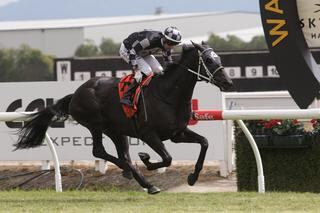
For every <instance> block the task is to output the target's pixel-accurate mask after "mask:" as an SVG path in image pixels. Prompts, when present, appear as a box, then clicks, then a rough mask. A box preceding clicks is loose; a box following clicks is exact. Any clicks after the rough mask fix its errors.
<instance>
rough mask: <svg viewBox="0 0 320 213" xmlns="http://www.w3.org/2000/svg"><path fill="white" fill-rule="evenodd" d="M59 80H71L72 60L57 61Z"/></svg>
mask: <svg viewBox="0 0 320 213" xmlns="http://www.w3.org/2000/svg"><path fill="white" fill-rule="evenodd" d="M56 67H57V81H71V62H70V61H57V64H56Z"/></svg>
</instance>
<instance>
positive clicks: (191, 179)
mask: <svg viewBox="0 0 320 213" xmlns="http://www.w3.org/2000/svg"><path fill="white" fill-rule="evenodd" d="M197 180H198V177H197V176H195V174H193V173H191V174H190V175H188V184H189V186H193V185H194V184H195V183H196V182H197Z"/></svg>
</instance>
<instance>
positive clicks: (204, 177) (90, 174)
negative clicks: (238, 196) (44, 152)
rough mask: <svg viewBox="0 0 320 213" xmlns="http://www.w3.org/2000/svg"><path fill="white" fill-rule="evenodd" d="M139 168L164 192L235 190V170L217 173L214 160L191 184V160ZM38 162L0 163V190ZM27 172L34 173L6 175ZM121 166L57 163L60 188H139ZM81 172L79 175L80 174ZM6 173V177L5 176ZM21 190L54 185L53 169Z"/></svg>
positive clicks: (15, 183) (20, 180)
mask: <svg viewBox="0 0 320 213" xmlns="http://www.w3.org/2000/svg"><path fill="white" fill-rule="evenodd" d="M136 166H137V167H138V168H139V170H140V172H141V173H142V174H143V175H144V176H145V177H146V178H147V180H148V181H149V182H151V183H152V184H153V185H155V186H157V187H159V188H160V189H161V190H162V191H167V192H234V191H237V186H236V177H235V174H231V175H229V176H228V177H226V178H223V177H220V176H219V167H218V165H216V164H207V165H204V167H203V170H202V171H201V173H200V176H199V179H198V181H197V183H196V184H195V185H194V186H189V185H188V184H187V177H188V175H189V174H190V173H192V172H193V170H194V164H191V163H187V164H183V163H182V164H181V163H180V164H177V163H174V164H173V165H172V166H170V167H169V168H167V169H166V171H165V172H163V173H159V172H157V171H148V170H147V169H146V168H145V166H144V165H142V164H137V165H136ZM37 171H39V166H32V165H27V166H25V165H18V166H17V165H9V166H8V165H7V166H6V165H0V190H10V189H13V188H16V187H17V186H19V185H20V184H21V183H24V182H25V181H27V180H28V179H30V178H32V177H33V176H36V175H37V174H39V172H37ZM29 172H37V173H34V174H30V175H26V176H19V177H10V176H14V175H17V174H18V175H19V174H25V173H29ZM121 172H122V170H120V169H119V168H117V167H116V166H114V165H113V164H108V170H107V171H106V173H105V174H101V173H100V172H98V171H95V169H94V166H92V165H75V164H73V165H64V166H62V167H61V175H62V187H63V190H74V189H79V190H83V189H85V190H106V191H108V190H120V191H122V190H133V191H142V188H141V187H140V186H139V185H138V183H137V182H136V181H135V180H134V179H132V180H128V179H126V178H124V177H122V173H121ZM82 175H83V176H82ZM6 177H8V178H6ZM18 188H20V189H22V190H32V189H55V181H54V172H49V173H44V174H42V175H40V176H39V177H37V178H35V179H32V180H31V181H29V182H26V183H24V184H22V185H21V186H19V187H18Z"/></svg>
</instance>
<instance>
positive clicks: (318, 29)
mask: <svg viewBox="0 0 320 213" xmlns="http://www.w3.org/2000/svg"><path fill="white" fill-rule="evenodd" d="M297 7H298V14H299V18H300V26H301V27H302V31H303V34H304V37H305V39H306V41H307V43H308V45H309V47H320V1H319V0H307V1H306V0H297Z"/></svg>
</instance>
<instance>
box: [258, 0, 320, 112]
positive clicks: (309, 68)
mask: <svg viewBox="0 0 320 213" xmlns="http://www.w3.org/2000/svg"><path fill="white" fill-rule="evenodd" d="M260 11H261V19H262V24H263V28H264V33H265V37H266V41H267V43H268V47H269V50H270V53H271V55H272V57H273V59H274V63H275V65H276V67H277V71H278V72H279V75H280V77H281V80H282V82H283V83H284V84H285V85H286V87H287V89H288V91H289V93H290V95H291V96H292V98H293V99H294V100H295V102H296V103H297V105H298V106H299V107H300V108H307V107H308V106H309V105H310V104H311V103H312V101H313V100H314V99H315V98H316V97H317V96H318V94H319V90H320V84H319V80H320V73H319V68H318V66H317V64H316V62H315V60H314V58H313V56H312V54H311V52H310V50H309V48H308V45H307V43H306V41H305V38H304V35H303V33H302V31H301V26H300V20H299V17H298V11H297V2H296V1H295V0H289V1H287V0H260Z"/></svg>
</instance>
